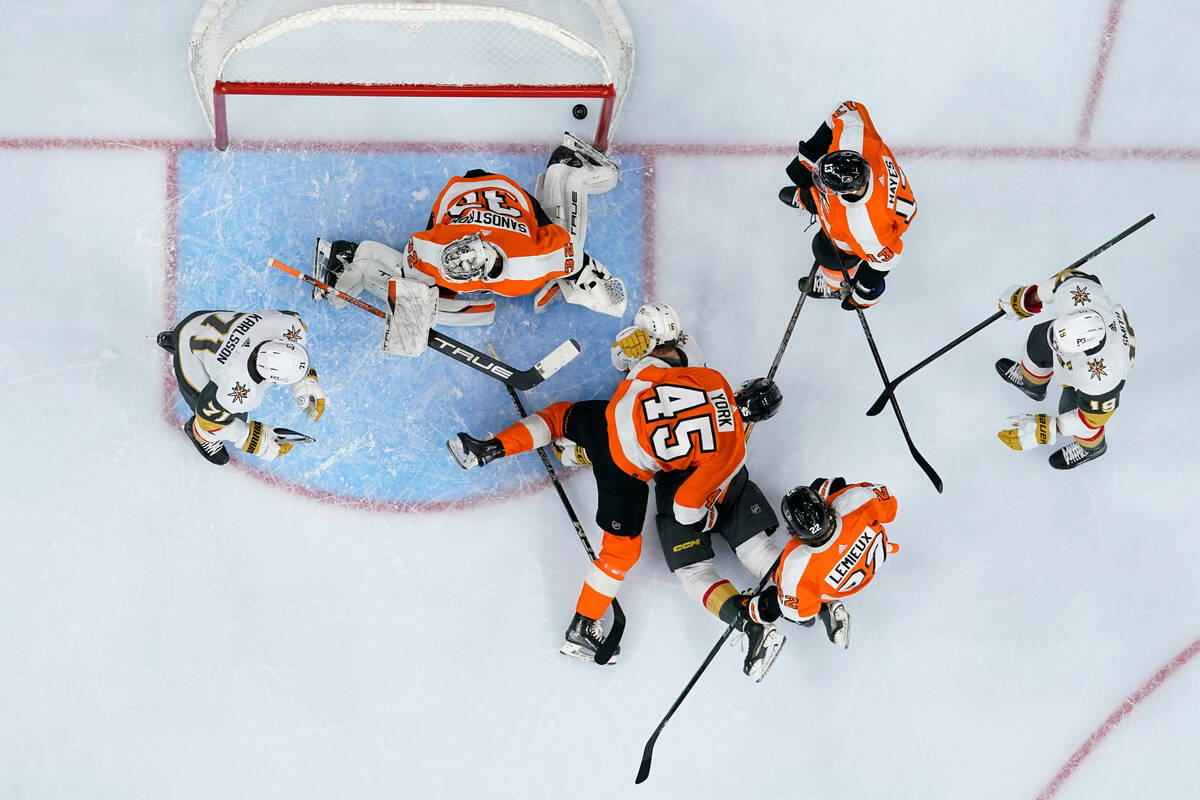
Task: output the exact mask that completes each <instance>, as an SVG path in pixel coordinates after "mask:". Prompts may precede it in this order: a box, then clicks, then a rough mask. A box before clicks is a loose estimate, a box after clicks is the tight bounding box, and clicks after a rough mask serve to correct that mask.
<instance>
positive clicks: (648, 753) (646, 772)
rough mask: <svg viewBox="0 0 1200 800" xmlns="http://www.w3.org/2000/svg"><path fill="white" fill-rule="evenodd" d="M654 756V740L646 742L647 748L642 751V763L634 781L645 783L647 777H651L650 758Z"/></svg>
mask: <svg viewBox="0 0 1200 800" xmlns="http://www.w3.org/2000/svg"><path fill="white" fill-rule="evenodd" d="M652 758H654V740H653V739H651V740H650V741H648V742H646V749H645V751H643V753H642V765H641V766H640V767H638V774H637V777H636V778H635V779H634V781H633V782H634V783H645V782H646V778H649V777H650V759H652Z"/></svg>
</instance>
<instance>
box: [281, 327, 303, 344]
mask: <svg viewBox="0 0 1200 800" xmlns="http://www.w3.org/2000/svg"><path fill="white" fill-rule="evenodd" d="M283 338H285V339H287V340H288V341H289V342H294V341H296V340H298V339H299V338H300V328H299V327H297V326H295V325H293V326H292V327H290V328H288V329H287V332H285V333H284V334H283Z"/></svg>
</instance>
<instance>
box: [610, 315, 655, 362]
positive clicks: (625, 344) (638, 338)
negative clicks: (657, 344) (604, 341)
mask: <svg viewBox="0 0 1200 800" xmlns="http://www.w3.org/2000/svg"><path fill="white" fill-rule="evenodd" d="M653 349H654V340H653V339H651V338H650V334H648V333H646V331H644V330H642V329H641V328H638V327H636V326H634V325H630V326H629V327H628V328H622V329H621V332H620V333H618V334H617V338H616V339H615V340H614V341H613V344H612V349H611V351H610V352H609V356H610V358H611V359H612V365H613V367H615V368H616V369H618V370H620V371H621V372H628V371H629V368H630V367H632V366H633V365H634V364H636V363H637V362H638V361H641V360H642V359H643V358H645V357H646V356H647V355H649V353H650V351H651V350H653Z"/></svg>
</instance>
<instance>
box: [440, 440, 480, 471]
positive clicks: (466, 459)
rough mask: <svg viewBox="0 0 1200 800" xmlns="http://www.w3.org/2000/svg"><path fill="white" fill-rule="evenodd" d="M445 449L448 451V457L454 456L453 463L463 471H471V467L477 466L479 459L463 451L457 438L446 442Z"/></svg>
mask: <svg viewBox="0 0 1200 800" xmlns="http://www.w3.org/2000/svg"><path fill="white" fill-rule="evenodd" d="M446 449H447V450H449V451H450V455H452V456H454V460H455V462H456V463H457V464H458V465H459V466H460V467H462V468H463V469H471V468H472V467H478V466H479V459H477V458H475V456H473V455H471V453H469V452H467V451H466V450H464V449H463V446H462V443H461V442H460V441H459V439H458V438H457V437H455V438H453V439H447V440H446Z"/></svg>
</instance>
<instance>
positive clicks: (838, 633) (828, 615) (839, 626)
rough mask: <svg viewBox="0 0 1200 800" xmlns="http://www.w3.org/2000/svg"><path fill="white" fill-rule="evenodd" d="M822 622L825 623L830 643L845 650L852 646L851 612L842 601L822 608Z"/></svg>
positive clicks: (835, 601) (834, 601)
mask: <svg viewBox="0 0 1200 800" xmlns="http://www.w3.org/2000/svg"><path fill="white" fill-rule="evenodd" d="M821 621H822V622H823V623H825V635H826V636H828V637H829V641H831V642H833V643H834V644H836V645H838V646H839V647H841V648H842V649H843V650H845V649H846V648H847V647H849V646H850V612H849V611H847V610H846V607H845V606H844V605H842V602H841V601H840V600H833V601H831V602H828V603H825V604H824V605H822V606H821Z"/></svg>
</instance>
